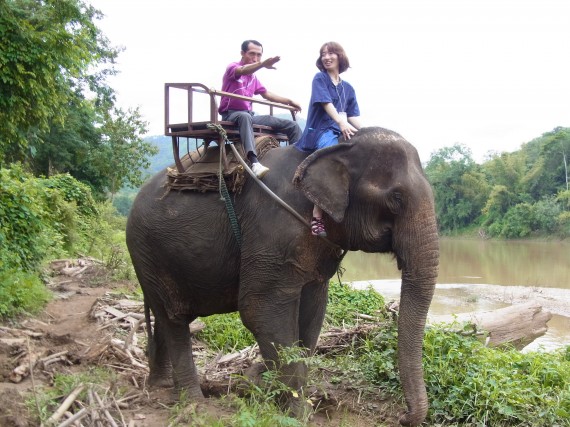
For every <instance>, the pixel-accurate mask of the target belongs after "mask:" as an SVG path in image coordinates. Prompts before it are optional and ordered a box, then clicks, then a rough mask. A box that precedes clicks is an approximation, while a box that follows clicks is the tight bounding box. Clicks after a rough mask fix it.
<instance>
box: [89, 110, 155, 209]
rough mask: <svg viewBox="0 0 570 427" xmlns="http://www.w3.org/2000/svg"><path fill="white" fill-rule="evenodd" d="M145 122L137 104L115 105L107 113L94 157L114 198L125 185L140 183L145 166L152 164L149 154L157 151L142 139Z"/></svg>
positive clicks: (95, 163)
mask: <svg viewBox="0 0 570 427" xmlns="http://www.w3.org/2000/svg"><path fill="white" fill-rule="evenodd" d="M146 126H147V123H146V122H145V121H144V120H142V118H141V114H140V111H139V109H138V108H137V109H134V110H132V109H129V110H127V111H123V110H122V109H120V108H114V109H113V110H112V111H111V112H106V113H105V117H104V121H103V127H102V128H101V132H102V140H101V144H100V145H99V147H98V148H97V152H94V153H92V159H93V162H94V166H95V167H96V168H97V169H98V170H99V171H100V173H101V175H102V176H104V177H105V178H106V179H105V189H106V191H107V192H108V193H109V194H110V195H111V199H112V198H113V196H114V195H115V194H116V193H117V192H118V191H119V190H120V189H121V188H122V187H123V186H130V187H138V186H140V185H141V184H142V183H143V178H144V177H143V172H142V171H143V169H147V168H148V167H150V161H149V156H153V155H155V154H156V153H158V148H157V147H156V146H154V145H153V144H151V143H149V142H146V141H144V140H143V135H144V134H145V133H146Z"/></svg>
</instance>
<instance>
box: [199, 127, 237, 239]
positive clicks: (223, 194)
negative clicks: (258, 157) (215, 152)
mask: <svg viewBox="0 0 570 427" xmlns="http://www.w3.org/2000/svg"><path fill="white" fill-rule="evenodd" d="M206 126H208V127H209V128H210V129H215V130H216V131H217V132H218V133H219V134H220V135H221V136H222V137H223V138H224V144H225V143H226V141H227V140H228V139H227V134H226V131H225V130H224V128H223V127H222V126H220V125H218V124H214V123H208V124H207V125H206ZM222 150H223V147H222V146H221V144H220V163H219V168H218V183H219V193H220V200H222V201H223V202H224V204H225V205H226V211H227V212H228V218H229V220H230V225H231V226H232V231H233V232H234V236H235V238H236V241H237V244H238V246H239V247H240V248H241V230H240V228H239V223H238V219H237V216H236V211H235V209H234V206H233V204H232V199H231V197H230V193H229V191H228V187H226V180H225V179H224V173H223V169H224V167H223V165H222Z"/></svg>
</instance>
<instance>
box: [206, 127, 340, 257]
mask: <svg viewBox="0 0 570 427" xmlns="http://www.w3.org/2000/svg"><path fill="white" fill-rule="evenodd" d="M206 126H207V127H209V128H210V129H214V130H215V131H216V132H218V133H219V134H220V135H221V136H222V137H223V138H224V141H225V143H226V144H229V146H230V148H231V149H232V152H233V153H234V156H235V158H236V159H237V160H238V161H239V162H240V164H241V165H242V166H243V167H244V169H245V170H246V171H247V173H248V174H249V175H250V176H251V177H252V178H253V180H254V181H255V182H256V183H257V185H259V186H260V187H261V189H262V190H263V191H265V192H266V193H267V194H268V195H269V196H270V197H271V198H272V199H273V200H275V201H276V202H277V203H279V204H280V205H281V206H282V207H283V208H285V209H286V210H287V211H289V212H290V213H291V214H292V215H293V216H294V217H295V218H297V219H298V220H299V221H301V223H302V224H304V225H305V226H306V227H307V228H308V229H309V230H310V229H311V224H310V223H309V222H308V221H307V220H306V219H305V218H303V216H301V214H299V213H298V212H297V211H296V210H295V209H293V208H292V207H291V206H289V205H288V204H287V203H285V202H284V201H283V200H282V199H281V198H280V197H279V196H278V195H277V194H275V193H274V192H273V191H271V189H270V188H269V187H268V186H267V185H265V184H264V183H263V182H261V180H260V179H259V178H258V177H257V176H255V174H254V173H253V171H252V170H251V168H250V167H249V166H248V165H247V163H246V162H245V160H244V159H243V158H242V157H241V156H240V155H239V153H238V151H237V149H236V148H235V147H234V144H232V143H231V142H230V141H229V140H228V135H227V134H226V131H225V129H224V128H223V127H222V126H221V125H220V124H217V123H208V124H207V125H206ZM318 237H320V238H321V239H323V240H324V241H325V242H327V243H328V244H330V245H331V246H334V247H335V248H338V249H341V250H342V248H341V247H340V246H339V245H337V244H336V243H333V242H331V241H330V240H329V239H327V238H326V237H322V236H318ZM342 252H345V251H342ZM342 256H343V255H342V254H341V257H342Z"/></svg>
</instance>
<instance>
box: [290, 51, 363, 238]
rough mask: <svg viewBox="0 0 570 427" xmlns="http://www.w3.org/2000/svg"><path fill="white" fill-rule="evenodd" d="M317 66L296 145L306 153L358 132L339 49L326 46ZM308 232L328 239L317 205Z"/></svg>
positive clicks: (351, 90) (351, 91)
mask: <svg viewBox="0 0 570 427" xmlns="http://www.w3.org/2000/svg"><path fill="white" fill-rule="evenodd" d="M316 65H317V68H318V69H319V70H320V72H318V73H317V74H316V75H315V77H314V78H313V86H312V89H311V102H310V104H309V115H308V118H307V125H306V127H305V130H304V132H303V135H302V136H301V139H300V140H299V141H298V142H297V143H296V144H295V147H296V148H297V149H299V150H301V151H305V152H309V153H312V152H313V151H315V150H317V149H319V148H325V147H329V146H331V145H335V144H338V138H339V136H341V135H342V136H343V137H344V139H347V140H348V139H350V137H351V136H352V135H354V133H355V132H356V131H357V130H358V129H360V122H359V120H358V117H359V115H360V110H359V108H358V103H357V101H356V93H355V92H354V88H353V87H352V86H351V85H350V84H349V83H348V82H345V81H344V80H342V79H341V78H340V75H341V73H343V72H345V71H346V70H347V69H348V68H349V67H350V63H349V61H348V57H347V56H346V53H345V52H344V49H343V48H342V46H341V45H340V44H338V43H336V42H328V43H325V44H324V45H323V46H322V47H321V49H320V55H319V58H318V59H317V62H316ZM311 232H312V234H313V235H315V236H323V237H324V236H326V235H327V233H326V230H325V225H324V222H323V211H322V210H321V209H320V208H319V207H318V206H317V205H315V206H314V208H313V218H312V220H311Z"/></svg>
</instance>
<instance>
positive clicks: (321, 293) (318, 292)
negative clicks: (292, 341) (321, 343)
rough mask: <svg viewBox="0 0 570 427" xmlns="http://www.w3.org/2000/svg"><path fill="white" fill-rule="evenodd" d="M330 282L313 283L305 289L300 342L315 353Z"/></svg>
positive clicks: (302, 299)
mask: <svg viewBox="0 0 570 427" xmlns="http://www.w3.org/2000/svg"><path fill="white" fill-rule="evenodd" d="M328 290H329V282H328V281H325V282H313V283H310V284H308V285H305V286H304V287H303V291H302V293H301V305H300V307H299V340H300V343H301V345H303V346H304V347H306V348H308V349H309V354H313V353H314V352H315V348H316V347H317V341H318V339H319V334H320V333H321V328H322V326H323V321H324V319H325V312H326V308H327V301H328Z"/></svg>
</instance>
